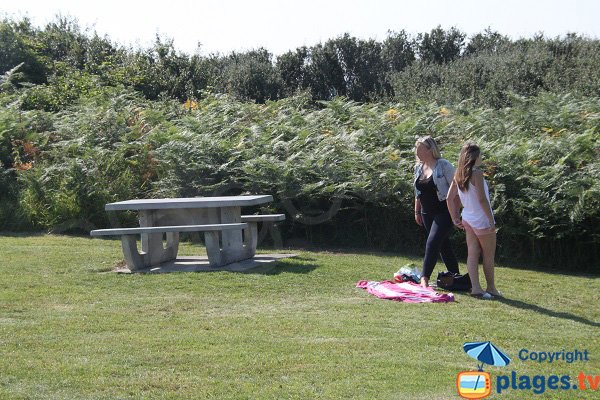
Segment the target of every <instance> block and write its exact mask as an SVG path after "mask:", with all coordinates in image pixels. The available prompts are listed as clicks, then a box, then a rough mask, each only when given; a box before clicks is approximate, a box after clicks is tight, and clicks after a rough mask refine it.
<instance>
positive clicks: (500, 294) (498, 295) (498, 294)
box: [487, 291, 504, 299]
mask: <svg viewBox="0 0 600 400" xmlns="http://www.w3.org/2000/svg"><path fill="white" fill-rule="evenodd" d="M487 293H489V294H491V295H492V296H494V297H498V298H500V299H503V298H504V295H503V294H502V292H500V291H498V292H497V293H491V292H487Z"/></svg>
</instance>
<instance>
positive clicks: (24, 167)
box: [15, 162, 33, 171]
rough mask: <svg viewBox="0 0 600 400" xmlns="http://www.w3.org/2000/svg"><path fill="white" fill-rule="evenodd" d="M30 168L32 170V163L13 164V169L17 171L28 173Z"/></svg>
mask: <svg viewBox="0 0 600 400" xmlns="http://www.w3.org/2000/svg"><path fill="white" fill-rule="evenodd" d="M31 168H33V163H32V162H27V163H21V162H19V163H15V169H16V170H17V171H29V170H30V169H31Z"/></svg>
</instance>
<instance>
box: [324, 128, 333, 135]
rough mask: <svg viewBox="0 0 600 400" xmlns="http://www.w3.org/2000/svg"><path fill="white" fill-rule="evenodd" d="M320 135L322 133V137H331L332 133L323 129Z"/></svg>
mask: <svg viewBox="0 0 600 400" xmlns="http://www.w3.org/2000/svg"><path fill="white" fill-rule="evenodd" d="M321 133H322V134H323V135H325V136H331V135H333V131H332V130H331V129H323V130H322V131H321Z"/></svg>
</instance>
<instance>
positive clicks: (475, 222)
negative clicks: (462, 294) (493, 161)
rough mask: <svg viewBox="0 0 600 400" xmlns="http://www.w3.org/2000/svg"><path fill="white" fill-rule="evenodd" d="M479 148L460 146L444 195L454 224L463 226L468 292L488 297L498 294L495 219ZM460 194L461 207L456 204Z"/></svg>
mask: <svg viewBox="0 0 600 400" xmlns="http://www.w3.org/2000/svg"><path fill="white" fill-rule="evenodd" d="M480 165H481V150H480V149H479V147H478V146H477V145H475V144H471V143H468V144H466V145H464V146H463V148H462V149H461V151H460V155H459V158H458V167H457V168H456V174H455V175H454V180H453V181H452V184H451V185H450V190H449V191H448V197H447V199H446V201H447V204H448V209H449V210H450V215H452V221H453V222H454V224H455V225H456V226H457V227H459V228H461V229H464V230H465V233H466V236H467V249H468V255H467V270H468V272H469V277H470V278H471V284H472V289H471V295H472V296H475V297H478V298H483V299H491V298H493V296H501V294H500V292H498V290H497V289H496V285H495V282H494V257H495V254H496V221H495V220H494V214H493V212H492V206H491V203H490V193H489V190H488V186H487V183H486V182H485V179H484V178H483V172H481V170H480V169H479V166H480ZM457 196H458V198H460V202H461V203H462V206H463V210H462V214H461V213H460V207H459V206H457V203H456V201H454V200H455V199H456V197H457ZM480 256H481V257H482V258H483V273H484V275H485V280H486V283H487V288H486V290H485V291H484V290H483V288H482V287H481V284H480V283H479V271H478V268H479V257H480Z"/></svg>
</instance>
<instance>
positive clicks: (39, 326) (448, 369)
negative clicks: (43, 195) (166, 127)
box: [0, 236, 600, 399]
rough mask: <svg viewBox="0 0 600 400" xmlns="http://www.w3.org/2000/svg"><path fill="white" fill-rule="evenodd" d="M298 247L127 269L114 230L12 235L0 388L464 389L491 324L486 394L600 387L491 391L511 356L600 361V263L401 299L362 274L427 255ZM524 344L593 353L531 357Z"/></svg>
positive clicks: (258, 393) (187, 249)
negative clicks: (448, 295)
mask: <svg viewBox="0 0 600 400" xmlns="http://www.w3.org/2000/svg"><path fill="white" fill-rule="evenodd" d="M286 251H288V250H286ZM198 252H200V250H199V249H198V248H197V247H195V246H192V245H189V244H184V245H183V246H182V251H181V253H182V254H195V253H198ZM297 254H298V257H297V258H293V259H286V260H283V261H281V262H280V263H279V264H278V265H277V266H276V267H274V268H272V269H271V270H269V271H264V270H263V271H262V272H260V271H257V272H255V273H245V274H242V273H230V272H209V273H173V274H162V275H150V274H133V275H126V274H115V273H112V272H109V271H111V269H112V267H113V266H114V265H115V264H116V263H117V262H118V261H119V260H121V259H122V255H121V249H120V242H119V241H117V240H98V239H96V240H91V239H87V238H78V237H67V236H2V237H0V273H1V278H0V285H1V290H0V398H6V399H130V398H131V399H140V398H156V399H175V398H195V399H210V398H214V399H230V398H232V399H319V398H322V399H338V398H340V399H345V398H356V399H456V398H459V397H458V395H457V392H456V387H455V380H456V375H457V373H458V372H460V371H463V370H471V369H475V368H476V365H477V362H476V361H475V360H474V359H472V358H470V357H469V356H468V355H466V354H465V353H464V352H463V350H462V345H463V343H464V342H467V341H486V340H491V341H492V342H493V343H494V344H495V345H496V346H498V347H499V348H501V349H502V350H504V351H505V352H506V353H508V355H509V356H510V357H511V358H512V362H511V364H510V365H509V366H507V367H489V366H488V367H486V368H485V370H486V371H488V372H490V373H491V374H492V385H493V389H494V392H493V394H492V396H490V398H497V399H504V398H506V399H523V398H557V399H559V398H560V399H570V398H573V399H592V398H594V399H595V398H598V391H590V390H587V391H580V390H569V391H564V390H546V392H545V393H544V394H540V395H535V394H533V393H532V391H531V390H529V391H526V390H514V389H508V390H506V391H505V392H503V393H501V394H497V393H495V389H496V387H495V385H496V381H495V379H496V377H497V376H498V375H501V374H506V375H510V374H511V372H512V371H515V372H516V373H517V375H518V376H521V375H529V376H531V377H533V376H534V375H544V376H549V375H571V376H572V377H573V378H572V379H573V382H576V378H575V377H576V376H577V375H578V374H579V372H580V371H581V372H584V373H586V374H593V375H600V342H599V335H598V334H599V331H600V330H599V327H600V324H599V322H600V312H599V311H598V304H600V302H599V296H600V290H599V289H600V284H599V281H598V277H594V276H583V275H562V274H557V273H545V272H539V271H531V270H526V269H515V268H505V267H498V268H497V269H496V274H497V281H498V287H499V288H500V290H502V291H503V292H504V294H505V295H506V297H507V299H506V300H502V301H481V300H476V299H473V298H470V297H469V296H467V295H464V294H456V302H454V303H449V304H405V303H399V302H392V301H386V300H379V299H377V298H375V297H373V296H371V295H369V294H368V293H367V292H366V291H363V290H360V289H357V288H355V284H356V282H357V281H358V280H361V279H368V280H384V279H391V278H392V275H393V273H394V272H395V271H396V270H398V269H399V267H401V266H402V265H404V264H405V263H408V262H415V263H419V260H418V259H415V258H406V257H401V256H397V255H391V254H374V255H370V254H347V253H344V254H341V253H331V252H307V251H299V252H297ZM440 268H441V266H440V265H438V268H437V269H436V271H437V270H440ZM461 268H462V269H463V270H464V269H465V267H464V265H461ZM521 349H528V350H530V351H548V352H550V351H562V350H565V351H572V350H574V349H578V350H588V352H589V357H590V360H589V361H587V362H574V363H572V364H569V363H567V362H565V361H558V362H554V363H551V364H550V363H536V362H532V361H522V360H519V359H518V356H517V355H518V353H519V351H520V350H521ZM599 391H600V388H599Z"/></svg>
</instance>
